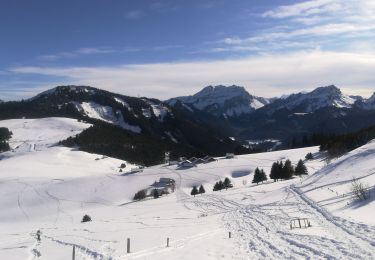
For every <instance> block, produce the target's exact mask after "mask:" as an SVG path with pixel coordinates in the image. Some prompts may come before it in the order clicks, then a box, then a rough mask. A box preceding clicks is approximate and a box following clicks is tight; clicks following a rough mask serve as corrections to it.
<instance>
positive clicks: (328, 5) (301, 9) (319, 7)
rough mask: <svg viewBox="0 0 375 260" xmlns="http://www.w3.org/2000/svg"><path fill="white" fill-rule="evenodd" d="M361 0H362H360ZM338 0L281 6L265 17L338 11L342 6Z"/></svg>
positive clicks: (266, 13) (287, 16)
mask: <svg viewBox="0 0 375 260" xmlns="http://www.w3.org/2000/svg"><path fill="white" fill-rule="evenodd" d="M358 1H360V0H358ZM340 2H341V1H338V0H312V1H305V2H301V3H298V4H293V5H285V6H279V7H277V8H275V9H273V10H270V11H267V12H265V13H263V15H262V16H263V17H271V18H289V17H294V16H308V15H312V14H321V13H326V12H331V11H338V10H340V9H341V8H342V5H341V4H340Z"/></svg>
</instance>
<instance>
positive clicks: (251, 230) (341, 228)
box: [185, 187, 375, 259]
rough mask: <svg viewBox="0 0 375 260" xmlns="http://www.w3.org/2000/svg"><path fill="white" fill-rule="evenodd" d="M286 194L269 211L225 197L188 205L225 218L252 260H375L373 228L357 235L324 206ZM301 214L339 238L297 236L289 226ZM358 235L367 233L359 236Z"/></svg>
mask: <svg viewBox="0 0 375 260" xmlns="http://www.w3.org/2000/svg"><path fill="white" fill-rule="evenodd" d="M285 189H286V196H285V198H283V199H281V200H279V201H277V202H274V203H269V204H264V205H244V204H240V203H238V202H236V201H233V200H230V199H227V198H224V197H223V195H224V194H225V191H223V192H221V193H222V194H218V195H213V194H212V195H203V196H197V197H196V198H195V199H189V200H188V201H189V203H190V204H192V205H194V207H195V209H196V210H198V211H200V212H204V213H207V214H223V218H222V219H223V222H224V224H225V226H226V227H227V229H228V230H230V231H231V232H232V233H233V234H234V236H235V237H236V240H237V243H238V245H239V246H240V248H241V249H242V250H243V251H244V252H246V254H247V255H248V256H249V257H250V258H251V259H280V258H282V259H286V258H288V259H300V258H305V259H374V258H375V251H374V250H375V247H374V243H373V240H370V239H368V238H367V236H368V234H367V232H368V231H369V230H371V231H373V230H374V229H373V228H372V227H368V226H367V225H361V224H357V225H354V230H352V229H353V227H352V226H351V225H348V224H345V223H344V224H343V222H342V221H341V222H338V221H337V219H336V220H334V219H333V217H332V216H330V215H328V213H327V212H325V211H324V210H323V209H321V208H320V207H319V206H318V205H314V206H313V205H312V204H311V203H310V202H307V201H306V199H305V197H303V195H302V194H300V193H298V192H296V191H295V190H294V188H293V187H291V188H285ZM219 193H220V192H219ZM244 195H245V193H244ZM185 203H187V202H185ZM189 208H190V207H189ZM323 212H324V213H323ZM296 214H297V215H299V216H301V215H302V216H304V217H307V218H308V219H309V220H310V221H311V222H312V223H313V225H314V226H318V227H321V228H323V229H324V230H326V231H328V232H329V233H330V234H331V235H332V236H333V238H326V237H324V236H318V235H314V234H308V235H306V234H295V233H294V232H291V231H290V229H289V221H290V219H293V218H294V217H295V216H296ZM358 229H360V230H362V232H357V231H358Z"/></svg>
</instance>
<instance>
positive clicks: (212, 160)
mask: <svg viewBox="0 0 375 260" xmlns="http://www.w3.org/2000/svg"><path fill="white" fill-rule="evenodd" d="M203 160H204V161H205V163H209V162H216V161H217V160H216V159H215V158H213V157H211V156H208V155H207V156H205V157H203Z"/></svg>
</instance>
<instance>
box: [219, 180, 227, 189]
mask: <svg viewBox="0 0 375 260" xmlns="http://www.w3.org/2000/svg"><path fill="white" fill-rule="evenodd" d="M218 187H219V189H218V190H222V189H224V188H225V186H224V183H223V182H222V181H221V180H220V181H219V182H218Z"/></svg>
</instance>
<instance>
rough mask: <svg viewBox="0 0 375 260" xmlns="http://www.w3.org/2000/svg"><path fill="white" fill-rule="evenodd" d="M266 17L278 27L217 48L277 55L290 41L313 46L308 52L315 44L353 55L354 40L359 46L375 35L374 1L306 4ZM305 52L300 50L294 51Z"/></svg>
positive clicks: (333, 0)
mask: <svg viewBox="0 0 375 260" xmlns="http://www.w3.org/2000/svg"><path fill="white" fill-rule="evenodd" d="M262 17H263V18H265V19H267V21H269V19H270V18H271V20H276V21H277V22H278V23H277V25H275V23H271V24H272V25H271V26H270V27H267V28H263V30H261V31H259V32H256V33H253V34H252V35H249V36H248V37H244V36H242V37H227V38H225V39H222V40H220V41H218V45H219V46H217V48H220V49H230V50H232V51H241V50H244V49H246V48H249V46H251V47H252V48H256V47H260V49H261V50H262V52H263V51H264V49H267V50H268V51H275V50H281V48H277V46H278V43H279V42H280V41H288V42H289V43H293V42H294V43H295V44H294V46H301V45H303V44H304V43H309V44H306V47H307V48H306V49H310V48H311V43H315V47H319V48H322V49H325V50H334V49H335V48H336V47H337V46H338V45H340V48H341V50H347V51H348V52H350V51H351V48H353V46H352V41H353V40H354V38H356V41H357V43H356V45H358V41H364V42H365V41H368V38H369V37H368V36H369V35H370V34H372V33H375V1H374V0H346V1H342V0H310V1H303V2H300V3H297V4H292V5H285V6H279V7H277V8H274V9H272V10H269V11H267V12H265V13H263V14H262ZM366 38H367V39H366ZM227 46H237V47H236V48H234V47H227ZM290 46H292V45H290ZM275 47H276V48H275ZM301 49H302V48H300V47H297V48H295V49H294V50H301ZM289 51H290V50H289Z"/></svg>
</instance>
